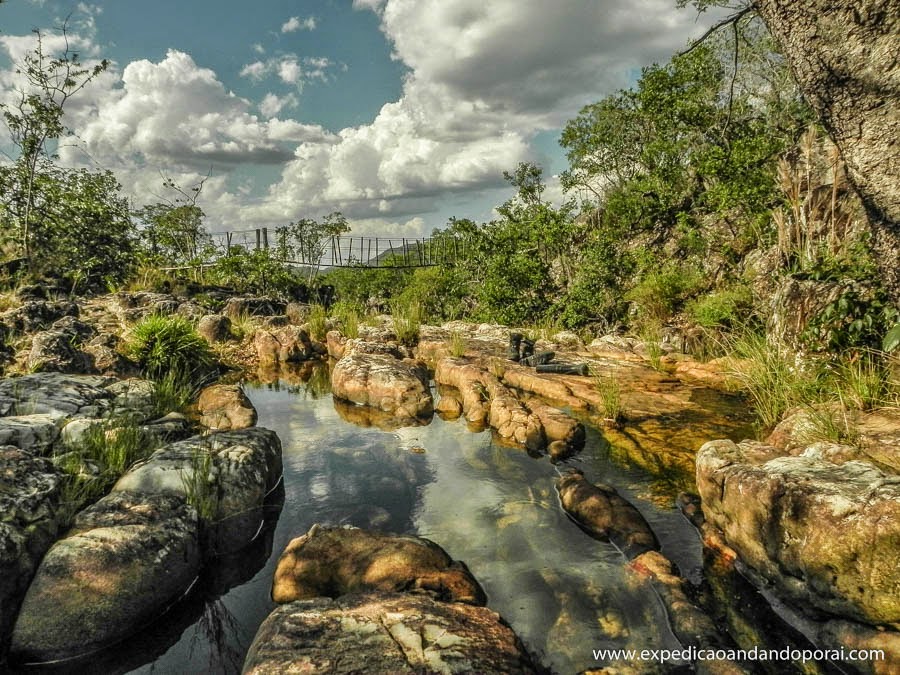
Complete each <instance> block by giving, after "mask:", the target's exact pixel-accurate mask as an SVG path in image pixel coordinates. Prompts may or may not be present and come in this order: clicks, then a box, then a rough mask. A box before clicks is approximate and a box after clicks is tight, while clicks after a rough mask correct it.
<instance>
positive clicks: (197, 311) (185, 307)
mask: <svg viewBox="0 0 900 675" xmlns="http://www.w3.org/2000/svg"><path fill="white" fill-rule="evenodd" d="M175 313H176V314H178V316H183V317H184V318H185V319H187V320H188V321H191V322H194V323H196V322H199V321H200V320H201V319H202V318H203V317H204V316H205V315H206V309H204V308H203V307H202V306H201V305H199V304H197V303H196V302H193V301H191V300H188V301H186V302H182V303H180V304H179V305H178V310H177V311H176V312H175Z"/></svg>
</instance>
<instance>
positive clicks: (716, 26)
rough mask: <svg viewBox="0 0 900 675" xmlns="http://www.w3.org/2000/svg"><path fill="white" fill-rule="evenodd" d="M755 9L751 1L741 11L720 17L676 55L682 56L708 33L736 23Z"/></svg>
mask: <svg viewBox="0 0 900 675" xmlns="http://www.w3.org/2000/svg"><path fill="white" fill-rule="evenodd" d="M755 11H756V5H755V3H752V4H749V5H747V6H746V7H744V9H742V10H741V11H739V12H735V13H734V14H732V15H731V16H726V17H725V18H724V19H722V20H721V21H719V22H718V23H716V24H714V25H713V26H711V27H710V28H709V29H708V30H707V31H706V32H705V33H704V34H703V35H701V36H700V37H699V38H697V39H696V40H694V42H693V43H691V46H690V47H688V48H687V49H685V50H684V51H681V52H678V56H684V55H686V54H690V53H691V52H692V51H694V49H696V48H697V47H699V46H700V45H701V44H702V43H703V42H704V41H705V40H706V38H708V37H709V36H710V35H712V34H713V33H715V32H716V31H717V30H719V29H720V28H723V27H724V26H728V25H730V24H737V22H738V21H740V20H741V19H743V18H744V17H745V16H747V15H748V14H750V13H752V12H755Z"/></svg>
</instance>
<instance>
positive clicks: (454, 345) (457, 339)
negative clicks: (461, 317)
mask: <svg viewBox="0 0 900 675" xmlns="http://www.w3.org/2000/svg"><path fill="white" fill-rule="evenodd" d="M465 353H466V339H465V338H464V337H463V336H462V333H460V332H459V331H456V330H455V331H453V332H452V333H450V355H451V356H455V357H457V358H459V357H460V356H463V355H465Z"/></svg>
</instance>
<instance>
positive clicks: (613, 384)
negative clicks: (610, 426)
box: [591, 368, 625, 424]
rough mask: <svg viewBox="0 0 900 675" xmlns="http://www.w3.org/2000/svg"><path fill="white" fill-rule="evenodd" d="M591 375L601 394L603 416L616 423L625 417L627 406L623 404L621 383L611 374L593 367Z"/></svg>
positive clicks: (595, 386)
mask: <svg viewBox="0 0 900 675" xmlns="http://www.w3.org/2000/svg"><path fill="white" fill-rule="evenodd" d="M591 377H592V378H593V380H594V388H595V389H596V390H597V393H598V394H600V400H601V402H602V408H601V411H600V412H602V413H603V418H604V419H607V420H610V421H612V422H614V423H616V424H618V423H620V422H622V421H623V420H624V419H625V408H624V407H623V405H622V390H621V387H620V386H619V383H618V382H617V381H616V379H615V378H614V377H612V376H611V375H604V374H603V373H601V372H600V371H599V370H597V369H595V368H592V369H591Z"/></svg>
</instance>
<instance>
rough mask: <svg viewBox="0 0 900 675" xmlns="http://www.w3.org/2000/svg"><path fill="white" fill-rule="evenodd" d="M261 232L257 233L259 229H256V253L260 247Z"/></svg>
mask: <svg viewBox="0 0 900 675" xmlns="http://www.w3.org/2000/svg"><path fill="white" fill-rule="evenodd" d="M261 235H262V232H260V231H259V228H258V227H257V228H256V250H257V251H258V250H259V248H260V245H261V244H262V236H261Z"/></svg>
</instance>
